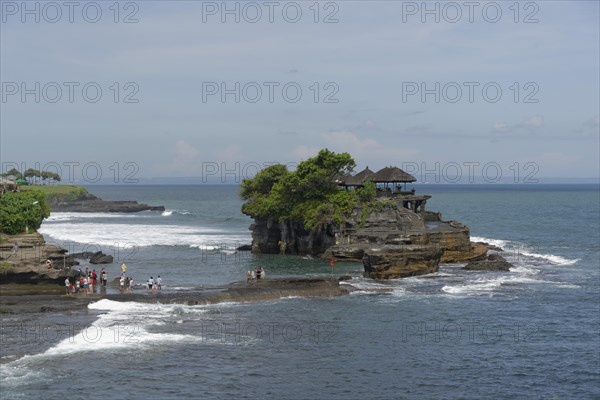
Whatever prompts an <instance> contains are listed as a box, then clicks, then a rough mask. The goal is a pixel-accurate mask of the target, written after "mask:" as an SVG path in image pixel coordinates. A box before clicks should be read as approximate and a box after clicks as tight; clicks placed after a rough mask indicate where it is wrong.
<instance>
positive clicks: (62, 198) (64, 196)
mask: <svg viewBox="0 0 600 400" xmlns="http://www.w3.org/2000/svg"><path fill="white" fill-rule="evenodd" d="M19 190H21V191H22V192H25V191H31V190H39V191H41V192H43V193H44V194H45V195H46V200H47V201H48V204H50V205H52V204H57V203H60V202H70V201H77V200H81V199H83V198H85V197H86V196H88V195H89V192H88V191H87V189H86V188H83V187H81V186H74V185H52V186H50V185H43V186H21V187H20V188H19Z"/></svg>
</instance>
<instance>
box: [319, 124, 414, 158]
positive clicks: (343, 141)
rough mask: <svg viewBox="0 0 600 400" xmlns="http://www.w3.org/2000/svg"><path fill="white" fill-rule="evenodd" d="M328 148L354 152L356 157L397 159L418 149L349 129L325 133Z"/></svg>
mask: <svg viewBox="0 0 600 400" xmlns="http://www.w3.org/2000/svg"><path fill="white" fill-rule="evenodd" d="M323 139H324V140H325V143H326V144H327V147H328V148H331V149H332V150H334V151H339V152H344V151H347V152H348V153H350V154H352V155H353V156H354V157H355V158H361V159H362V158H366V159H378V158H386V159H390V158H392V159H397V158H404V157H410V156H414V155H415V154H416V153H417V152H416V150H414V149H412V148H408V147H402V148H399V147H394V146H391V145H384V144H381V143H379V142H378V141H377V140H375V139H373V138H361V137H359V136H358V135H357V134H355V133H354V132H350V131H347V130H342V131H334V132H329V133H326V134H324V135H323Z"/></svg>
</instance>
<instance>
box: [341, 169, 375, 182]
mask: <svg viewBox="0 0 600 400" xmlns="http://www.w3.org/2000/svg"><path fill="white" fill-rule="evenodd" d="M374 177H375V172H373V171H371V170H370V169H369V167H367V168H365V169H363V170H362V171H360V172H359V173H358V174H356V175H354V176H348V177H347V178H346V179H345V180H344V186H362V185H363V183H364V182H365V181H372V180H373V178H374Z"/></svg>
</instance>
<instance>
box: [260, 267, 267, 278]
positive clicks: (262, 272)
mask: <svg viewBox="0 0 600 400" xmlns="http://www.w3.org/2000/svg"><path fill="white" fill-rule="evenodd" d="M266 276H267V275H266V272H265V270H264V268H263V267H262V266H261V267H260V278H261V279H265V277H266Z"/></svg>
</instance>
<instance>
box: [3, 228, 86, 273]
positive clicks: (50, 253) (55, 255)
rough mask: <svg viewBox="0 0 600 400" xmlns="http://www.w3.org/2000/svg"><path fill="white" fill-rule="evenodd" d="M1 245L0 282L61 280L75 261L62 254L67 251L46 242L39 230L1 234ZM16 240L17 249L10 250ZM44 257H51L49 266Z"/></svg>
mask: <svg viewBox="0 0 600 400" xmlns="http://www.w3.org/2000/svg"><path fill="white" fill-rule="evenodd" d="M0 237H1V238H2V244H0V284H4V283H60V284H62V283H63V282H64V279H65V277H67V276H68V274H69V272H70V268H71V267H72V266H73V265H77V264H78V263H77V262H76V261H73V260H72V259H70V258H68V257H64V253H65V252H66V250H64V249H62V248H60V247H59V246H56V245H54V244H47V243H45V241H44V237H43V236H42V235H40V234H39V233H32V234H21V235H14V236H9V235H4V234H2V235H1V236H0ZM14 243H17V244H18V246H19V249H18V250H17V251H16V252H13V250H12V246H13V244H14ZM46 260H53V261H54V262H53V263H52V265H48V264H47V263H46Z"/></svg>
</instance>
